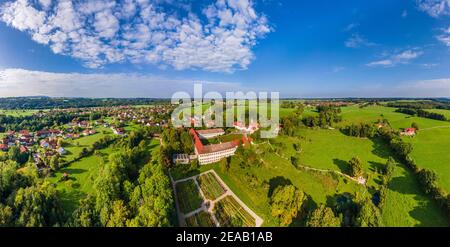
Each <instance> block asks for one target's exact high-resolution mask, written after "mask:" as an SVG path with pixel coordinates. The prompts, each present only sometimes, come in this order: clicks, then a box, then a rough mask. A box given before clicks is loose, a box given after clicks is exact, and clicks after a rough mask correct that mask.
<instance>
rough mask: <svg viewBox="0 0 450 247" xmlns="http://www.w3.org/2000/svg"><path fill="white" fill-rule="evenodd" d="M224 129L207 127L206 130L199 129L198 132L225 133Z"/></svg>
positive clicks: (201, 133) (205, 133) (204, 133)
mask: <svg viewBox="0 0 450 247" xmlns="http://www.w3.org/2000/svg"><path fill="white" fill-rule="evenodd" d="M223 132H224V131H223V129H206V130H197V133H198V134H200V135H207V134H217V133H223Z"/></svg>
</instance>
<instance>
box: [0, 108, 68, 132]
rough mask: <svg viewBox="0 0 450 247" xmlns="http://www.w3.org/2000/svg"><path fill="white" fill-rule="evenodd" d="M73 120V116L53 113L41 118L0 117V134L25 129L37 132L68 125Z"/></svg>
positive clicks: (35, 116) (32, 116)
mask: <svg viewBox="0 0 450 247" xmlns="http://www.w3.org/2000/svg"><path fill="white" fill-rule="evenodd" d="M74 118H75V116H74V115H73V114H70V113H63V112H54V113H52V114H45V115H43V116H37V115H31V116H18V117H15V116H10V115H0V132H5V131H7V130H14V131H19V130H22V129H27V130H30V131H37V130H41V129H44V128H50V127H52V126H60V125H63V124H66V123H69V122H70V121H72V120H73V119H74Z"/></svg>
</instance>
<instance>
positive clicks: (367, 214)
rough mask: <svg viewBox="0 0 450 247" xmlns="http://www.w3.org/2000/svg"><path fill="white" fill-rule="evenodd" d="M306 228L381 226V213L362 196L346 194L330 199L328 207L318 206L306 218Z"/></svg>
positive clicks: (369, 200)
mask: <svg viewBox="0 0 450 247" xmlns="http://www.w3.org/2000/svg"><path fill="white" fill-rule="evenodd" d="M306 226H310V227H339V226H345V227H349V226H362V227H378V226H382V220H381V211H380V209H379V208H378V207H377V206H376V205H375V204H374V203H373V202H372V200H371V199H370V198H369V197H367V196H364V195H362V194H356V195H355V196H352V195H350V194H348V193H344V194H340V195H336V196H335V197H334V198H330V200H329V204H328V206H326V205H323V204H321V205H319V206H318V207H317V208H315V209H314V210H312V211H311V212H310V213H309V215H308V217H307V218H306Z"/></svg>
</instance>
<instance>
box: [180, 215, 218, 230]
mask: <svg viewBox="0 0 450 247" xmlns="http://www.w3.org/2000/svg"><path fill="white" fill-rule="evenodd" d="M185 221H186V226H188V227H214V226H216V225H215V224H214V221H213V219H212V217H211V214H209V213H208V212H205V211H201V212H200V213H196V214H194V215H192V216H191V217H188V218H186V219H185Z"/></svg>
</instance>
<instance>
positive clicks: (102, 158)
mask: <svg viewBox="0 0 450 247" xmlns="http://www.w3.org/2000/svg"><path fill="white" fill-rule="evenodd" d="M86 138H87V137H86ZM81 139H82V138H81ZM81 139H80V140H81ZM147 147H148V149H149V151H150V152H153V151H154V150H156V149H157V148H158V147H159V141H158V140H156V139H152V140H151V141H149V144H148V145H147ZM116 151H117V149H114V148H113V147H112V146H110V147H108V148H105V149H100V150H98V151H97V154H96V155H95V154H93V155H90V156H88V157H84V158H82V159H80V160H77V161H75V162H72V163H71V164H70V165H69V166H67V167H64V168H61V169H59V170H58V171H57V172H55V176H53V177H51V178H49V181H50V182H52V183H55V184H56V188H57V189H58V190H59V191H60V192H61V199H62V202H63V207H64V209H65V211H66V212H73V210H75V209H76V208H77V206H78V205H79V200H80V199H82V198H84V197H86V196H87V195H88V194H91V193H93V192H94V188H93V185H94V181H95V179H96V178H97V176H98V175H99V172H100V170H101V168H102V167H103V164H104V163H105V162H107V161H108V157H109V155H110V154H111V153H113V152H116ZM64 173H68V174H69V180H68V181H60V178H61V177H62V175H63V174H64Z"/></svg>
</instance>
